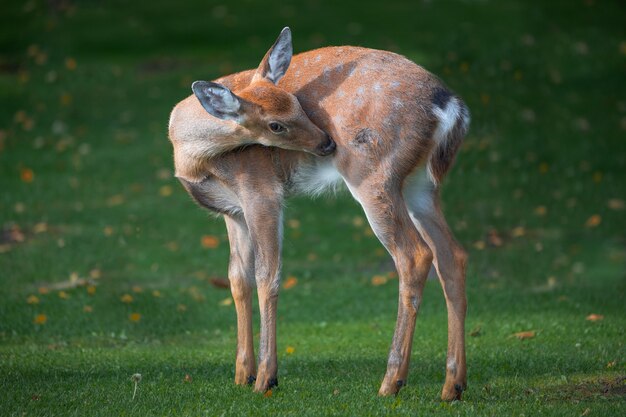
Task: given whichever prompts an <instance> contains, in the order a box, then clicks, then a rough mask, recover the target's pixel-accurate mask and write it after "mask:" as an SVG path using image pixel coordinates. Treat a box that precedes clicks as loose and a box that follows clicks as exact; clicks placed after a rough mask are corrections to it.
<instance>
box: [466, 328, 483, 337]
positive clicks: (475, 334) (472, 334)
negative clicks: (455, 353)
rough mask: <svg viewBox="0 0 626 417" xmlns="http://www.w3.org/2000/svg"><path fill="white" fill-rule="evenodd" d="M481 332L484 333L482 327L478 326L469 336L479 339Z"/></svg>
mask: <svg viewBox="0 0 626 417" xmlns="http://www.w3.org/2000/svg"><path fill="white" fill-rule="evenodd" d="M481 331H482V329H481V328H480V326H478V327H475V328H474V329H473V330H472V331H471V332H470V333H469V335H470V337H477V336H480V333H481Z"/></svg>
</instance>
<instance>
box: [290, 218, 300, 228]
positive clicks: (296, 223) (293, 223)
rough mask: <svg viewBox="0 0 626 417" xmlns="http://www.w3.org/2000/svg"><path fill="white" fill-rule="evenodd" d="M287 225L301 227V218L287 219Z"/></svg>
mask: <svg viewBox="0 0 626 417" xmlns="http://www.w3.org/2000/svg"><path fill="white" fill-rule="evenodd" d="M287 225H288V226H289V227H290V228H292V229H298V228H300V220H298V219H290V220H288V221H287Z"/></svg>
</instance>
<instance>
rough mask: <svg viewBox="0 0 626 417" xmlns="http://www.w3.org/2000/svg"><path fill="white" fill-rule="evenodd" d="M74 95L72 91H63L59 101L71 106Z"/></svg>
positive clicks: (63, 104)
mask: <svg viewBox="0 0 626 417" xmlns="http://www.w3.org/2000/svg"><path fill="white" fill-rule="evenodd" d="M72 100H73V97H72V95H71V94H70V93H63V94H61V97H59V102H60V103H61V105H62V106H69V105H70V104H72Z"/></svg>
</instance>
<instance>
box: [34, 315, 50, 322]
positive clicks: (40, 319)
mask: <svg viewBox="0 0 626 417" xmlns="http://www.w3.org/2000/svg"><path fill="white" fill-rule="evenodd" d="M47 321H48V316H46V315H45V314H37V315H36V316H35V319H34V320H33V323H35V324H46V322H47Z"/></svg>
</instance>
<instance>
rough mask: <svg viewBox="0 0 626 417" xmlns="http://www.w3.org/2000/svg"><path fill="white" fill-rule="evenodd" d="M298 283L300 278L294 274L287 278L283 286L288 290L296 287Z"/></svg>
mask: <svg viewBox="0 0 626 417" xmlns="http://www.w3.org/2000/svg"><path fill="white" fill-rule="evenodd" d="M297 284H298V278H296V277H294V276H288V277H287V279H286V280H285V283H284V284H283V288H284V289H286V290H288V289H290V288H293V287H295V286H296V285H297Z"/></svg>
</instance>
